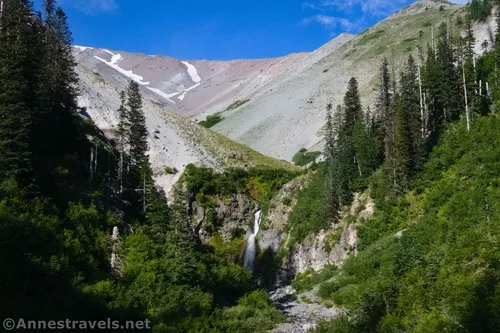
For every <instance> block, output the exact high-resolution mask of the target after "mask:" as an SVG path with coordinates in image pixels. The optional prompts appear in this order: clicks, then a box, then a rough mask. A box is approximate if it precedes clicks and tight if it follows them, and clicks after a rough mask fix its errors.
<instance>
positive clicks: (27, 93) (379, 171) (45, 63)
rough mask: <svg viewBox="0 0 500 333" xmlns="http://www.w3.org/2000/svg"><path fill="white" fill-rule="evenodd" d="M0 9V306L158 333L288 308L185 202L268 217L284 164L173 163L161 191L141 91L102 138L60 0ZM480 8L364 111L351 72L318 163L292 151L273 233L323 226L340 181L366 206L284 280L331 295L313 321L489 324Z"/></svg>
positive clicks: (490, 175) (326, 326) (386, 78)
mask: <svg viewBox="0 0 500 333" xmlns="http://www.w3.org/2000/svg"><path fill="white" fill-rule="evenodd" d="M0 3H1V4H2V6H1V7H0V8H1V11H0V272H1V274H0V300H1V301H0V318H7V317H11V318H19V317H24V318H29V319H33V320H37V319H40V320H42V319H46V320H54V319H56V320H57V319H64V318H74V319H94V320H97V319H106V318H113V319H122V320H125V319H126V320H131V319H137V320H139V319H149V320H151V322H152V326H153V327H152V330H153V331H154V332H214V333H215V332H265V331H267V330H269V329H272V328H273V326H274V325H275V324H276V323H279V322H282V321H284V316H283V314H282V313H281V312H280V311H279V310H278V309H276V307H275V306H274V305H273V304H272V303H271V301H270V300H269V295H268V293H267V291H265V290H263V289H262V288H264V287H267V286H268V285H267V283H269V284H272V282H274V279H273V277H269V276H265V275H266V274H268V275H269V272H270V270H269V271H266V269H265V268H262V267H260V268H259V270H257V271H256V272H254V274H252V272H250V271H249V270H247V269H245V268H244V267H242V265H241V263H242V262H241V259H242V258H241V246H242V244H243V243H244V230H243V231H242V232H235V233H234V235H233V239H232V241H231V242H224V241H223V240H221V238H220V237H219V236H220V235H218V234H217V226H216V224H217V223H216V222H220V221H215V220H213V219H212V220H210V223H211V224H212V229H211V230H210V231H211V232H212V236H213V237H212V239H211V240H210V241H209V242H204V241H202V240H201V239H200V237H199V236H198V234H197V233H196V232H195V231H194V230H193V224H192V221H191V217H190V216H189V209H187V207H186V202H187V201H189V200H191V199H192V198H191V199H190V198H188V197H186V196H187V195H189V196H192V197H195V198H196V200H197V202H199V203H200V204H201V205H203V206H204V208H205V209H206V210H207V212H210V210H212V211H213V209H214V205H215V204H214V201H215V199H214V198H215V197H216V196H224V195H226V196H230V195H232V194H234V193H236V192H242V193H245V194H247V195H248V196H249V197H250V198H252V200H254V201H255V203H257V204H258V206H259V207H261V208H262V209H263V211H264V213H266V212H267V210H268V209H269V202H270V201H271V199H272V198H273V197H274V196H275V195H276V194H277V193H278V192H279V191H280V189H281V188H282V187H283V185H285V184H286V183H287V182H290V181H291V180H293V179H294V178H296V177H297V176H299V173H298V172H291V171H286V170H277V169H269V168H264V167H255V168H250V169H248V170H243V169H228V170H225V171H224V172H215V171H214V170H211V169H208V168H197V167H195V166H193V165H189V166H188V167H187V168H186V171H185V173H184V175H183V176H182V178H181V179H182V181H185V185H186V189H187V192H188V193H187V194H186V192H182V191H179V193H177V195H176V197H175V200H173V202H170V203H168V202H167V201H166V199H165V193H163V192H162V191H161V190H160V189H158V188H157V187H156V186H155V183H154V181H153V174H152V170H151V166H150V163H149V157H148V141H147V137H148V129H147V127H146V123H145V116H144V112H143V106H142V97H141V93H140V87H139V85H138V84H137V83H135V82H133V81H132V82H130V83H129V85H128V87H127V89H126V90H124V91H122V92H121V93H120V99H121V105H120V107H119V109H118V110H116V111H117V114H119V124H118V127H117V135H116V137H115V138H114V139H109V138H107V137H105V136H104V134H103V133H102V132H100V131H99V129H98V128H97V127H96V126H95V125H94V124H93V122H92V120H91V119H89V118H87V117H86V116H85V112H82V111H83V110H80V109H79V108H78V105H77V96H78V93H79V92H78V89H77V82H78V78H77V75H76V73H75V66H76V64H75V61H74V59H73V56H72V47H71V43H72V37H71V32H70V30H69V27H68V24H67V17H66V15H65V13H64V12H63V10H62V9H61V8H59V7H57V4H56V1H55V0H44V1H43V6H42V9H41V10H40V11H36V10H35V9H34V6H33V3H32V2H31V1H29V0H2V1H0ZM496 5H497V4H496V3H493V2H491V1H486V0H483V1H479V0H474V1H472V3H471V4H470V5H469V7H468V9H469V11H468V15H467V17H465V18H464V19H461V20H460V22H457V23H456V24H455V23H453V24H451V22H448V23H446V22H445V23H442V24H441V26H440V27H439V29H438V33H437V35H436V37H435V38H434V39H433V40H432V43H430V44H429V45H420V47H419V48H418V50H416V52H415V53H414V54H408V58H407V61H406V63H405V64H404V66H403V67H402V70H401V72H400V73H396V71H395V69H394V67H395V65H394V64H393V63H392V60H391V59H383V61H382V62H381V66H380V75H379V82H378V88H377V103H376V105H374V106H371V107H366V108H365V107H364V106H363V104H362V101H361V98H360V92H359V91H358V82H357V80H356V78H352V79H351V80H350V81H349V83H348V89H347V93H346V94H345V98H344V103H343V105H339V106H337V107H336V108H335V110H334V106H333V105H331V104H328V105H327V106H326V108H327V114H328V115H327V118H326V125H325V129H326V130H325V146H324V151H323V153H322V155H323V157H324V161H323V162H321V163H319V164H316V163H315V162H314V161H315V160H316V159H317V157H318V154H317V153H315V152H307V151H306V150H301V151H300V152H299V153H298V154H297V155H296V156H295V158H294V159H295V162H296V163H297V164H298V165H309V164H310V163H312V167H310V168H309V169H308V170H307V171H304V172H303V173H302V174H301V175H300V176H306V177H308V178H309V183H308V186H306V187H305V188H304V189H303V190H301V191H300V192H299V193H298V198H297V202H296V205H295V206H294V208H293V211H292V212H291V214H290V216H289V219H288V223H287V225H286V226H285V228H286V231H287V232H288V234H289V236H290V239H289V241H287V243H288V246H290V247H292V246H293V245H294V244H298V243H300V242H301V241H303V240H304V239H305V238H306V236H308V235H310V234H314V233H316V232H319V231H320V230H322V229H326V228H328V227H329V226H330V225H331V224H332V223H333V224H335V223H339V222H340V221H341V219H342V213H341V212H342V209H343V207H345V206H349V205H350V204H351V202H352V200H353V197H354V193H360V192H366V193H369V194H370V196H371V197H372V198H373V199H374V202H375V213H374V215H373V217H372V218H370V219H369V220H367V221H365V222H364V223H362V224H361V225H359V226H358V234H359V242H358V245H357V248H358V251H359V252H358V255H357V256H353V257H351V258H349V259H348V260H347V261H346V263H345V265H344V266H343V267H342V268H341V269H340V268H336V269H332V268H326V269H325V270H323V271H322V272H318V273H315V274H309V275H307V274H305V275H303V276H298V277H296V279H295V280H294V281H293V284H294V286H295V287H296V289H298V291H302V290H308V289H312V287H313V286H314V285H316V284H319V289H318V290H319V291H318V295H319V296H320V297H321V299H322V301H324V302H325V304H329V305H331V306H336V307H339V308H340V309H342V314H341V315H340V316H338V317H337V318H335V319H334V320H332V321H329V322H321V323H320V324H319V326H318V327H317V328H316V332H344V333H346V332H403V331H404V332H457V333H458V332H499V331H500V270H499V269H500V253H499V247H498V244H499V241H498V239H499V236H500V215H499V214H500V119H499V118H498V112H499V110H500V43H495V44H494V46H493V47H492V49H491V51H488V52H485V53H484V55H482V56H480V57H479V56H477V55H476V54H475V53H474V45H475V40H474V34H473V30H472V25H473V23H474V22H475V21H484V20H485V19H486V18H487V17H488V16H489V15H490V13H491V10H492V9H493V8H494V7H495V6H496ZM497 24H500V14H499V17H497ZM462 32H463V33H462ZM494 37H495V40H496V41H498V40H499V38H500V32H498V33H497V34H496V36H494ZM204 125H206V124H204ZM208 127H210V126H208ZM287 199H288V201H289V202H288V204H290V202H291V199H290V198H287ZM281 250H282V251H280V255H282V256H286V255H287V251H289V250H290V248H287V249H281ZM272 260H276V258H274V257H273V258H272ZM273 264H276V263H275V262H274V263H273ZM277 266H279V265H277ZM273 269H276V267H274V268H273ZM274 272H275V271H274V270H273V271H272V273H274ZM256 275H260V278H256ZM312 281H313V282H312Z"/></svg>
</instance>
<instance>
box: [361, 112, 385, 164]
mask: <svg viewBox="0 0 500 333" xmlns="http://www.w3.org/2000/svg"><path fill="white" fill-rule="evenodd" d="M365 124H366V140H367V144H366V146H367V148H366V151H367V153H368V157H367V158H368V162H367V163H368V166H369V171H370V172H373V171H375V170H376V169H377V168H378V167H379V166H380V165H382V163H383V162H384V137H383V126H382V121H381V119H380V117H379V116H378V115H377V114H373V113H372V112H371V110H370V108H369V107H368V108H367V110H366V112H365Z"/></svg>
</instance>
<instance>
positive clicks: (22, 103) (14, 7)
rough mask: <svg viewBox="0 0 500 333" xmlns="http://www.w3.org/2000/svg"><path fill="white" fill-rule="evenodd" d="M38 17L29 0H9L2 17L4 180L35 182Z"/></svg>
mask: <svg viewBox="0 0 500 333" xmlns="http://www.w3.org/2000/svg"><path fill="white" fill-rule="evenodd" d="M38 26H39V25H38V23H37V18H36V17H34V16H33V15H32V4H31V2H30V1H27V0H22V1H19V0H5V1H4V2H3V12H2V15H1V17H0V65H1V67H0V120H1V121H0V151H1V154H0V182H1V181H4V180H6V179H13V180H15V181H17V182H18V183H19V184H21V185H22V186H23V187H25V186H29V185H31V184H32V180H33V179H32V172H33V164H32V156H33V149H32V141H31V135H30V133H31V132H30V131H31V128H32V126H33V113H34V98H33V91H34V90H35V89H34V85H35V77H36V72H37V71H36V56H35V54H34V52H36V51H37V50H36V48H35V47H33V46H34V45H35V44H36V43H35V41H36V38H37V37H38V35H37V28H38Z"/></svg>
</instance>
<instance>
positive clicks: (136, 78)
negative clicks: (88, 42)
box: [94, 50, 151, 86]
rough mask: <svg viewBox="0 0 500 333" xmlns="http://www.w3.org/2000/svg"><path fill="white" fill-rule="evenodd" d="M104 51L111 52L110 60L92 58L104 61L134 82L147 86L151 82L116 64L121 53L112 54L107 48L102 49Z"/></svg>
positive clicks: (120, 57)
mask: <svg viewBox="0 0 500 333" xmlns="http://www.w3.org/2000/svg"><path fill="white" fill-rule="evenodd" d="M104 51H105V52H107V53H109V54H111V56H112V57H111V61H106V60H105V59H103V58H101V57H98V56H94V58H96V59H97V60H99V61H102V62H103V63H105V64H106V65H108V66H109V67H111V68H113V69H115V70H116V71H118V72H120V73H122V74H123V75H125V76H126V77H128V78H130V79H131V80H134V81H135V82H137V83H139V84H140V85H143V86H147V85H149V84H150V83H151V82H144V78H143V77H142V76H140V75H137V74H134V72H133V71H127V70H125V69H123V68H121V67H120V66H118V65H117V64H116V63H117V62H118V61H120V60H121V59H122V55H121V54H114V53H113V52H110V51H108V50H104Z"/></svg>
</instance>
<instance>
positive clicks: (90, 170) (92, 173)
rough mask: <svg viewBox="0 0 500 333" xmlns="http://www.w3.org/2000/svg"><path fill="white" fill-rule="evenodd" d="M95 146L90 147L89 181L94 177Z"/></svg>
mask: <svg viewBox="0 0 500 333" xmlns="http://www.w3.org/2000/svg"><path fill="white" fill-rule="evenodd" d="M94 159H95V155H94V147H90V161H89V183H92V180H93V179H94Z"/></svg>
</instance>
